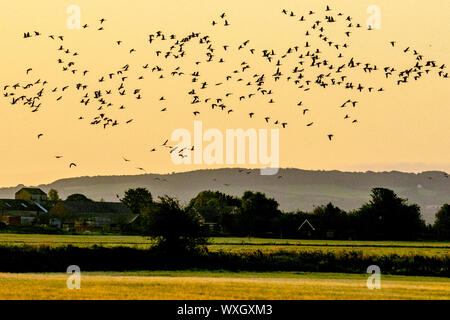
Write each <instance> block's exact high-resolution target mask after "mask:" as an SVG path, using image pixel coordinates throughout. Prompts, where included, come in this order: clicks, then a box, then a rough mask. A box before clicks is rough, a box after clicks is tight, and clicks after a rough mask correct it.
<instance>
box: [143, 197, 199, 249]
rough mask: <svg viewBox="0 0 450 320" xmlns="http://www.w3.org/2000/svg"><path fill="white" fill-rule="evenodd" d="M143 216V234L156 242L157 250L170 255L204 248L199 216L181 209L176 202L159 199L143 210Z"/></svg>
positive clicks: (164, 198) (168, 199)
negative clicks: (144, 218) (144, 220)
mask: <svg viewBox="0 0 450 320" xmlns="http://www.w3.org/2000/svg"><path fill="white" fill-rule="evenodd" d="M144 214H145V215H146V216H147V219H146V221H147V224H146V228H145V234H146V235H148V236H151V237H153V238H155V239H156V240H157V242H158V244H157V247H158V248H160V249H162V250H165V251H168V252H171V253H173V252H186V251H192V250H198V249H205V248H206V247H205V244H206V238H205V236H204V232H203V229H202V226H201V218H200V216H199V215H197V214H195V213H193V212H192V211H190V210H185V209H183V208H182V207H181V206H180V204H179V202H178V200H176V199H174V198H171V197H169V196H164V197H159V202H156V203H154V204H153V205H152V206H151V207H148V208H147V209H145V210H144Z"/></svg>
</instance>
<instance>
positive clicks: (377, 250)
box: [0, 233, 450, 256]
mask: <svg viewBox="0 0 450 320" xmlns="http://www.w3.org/2000/svg"><path fill="white" fill-rule="evenodd" d="M153 244H154V242H153V241H152V239H150V238H147V237H141V236H110V235H108V236H102V235H41V234H7V233H3V234H0V245H36V246H39V245H46V246H52V247H53V246H67V245H73V246H78V247H90V246H93V245H99V246H105V247H115V246H126V247H133V248H140V249H145V248H149V247H151V246H152V245H153ZM208 249H209V250H210V251H219V250H223V251H227V252H246V251H255V250H260V251H262V252H274V251H279V250H284V251H294V252H297V251H322V252H328V251H333V252H336V251H351V250H353V251H362V252H363V253H365V254H376V255H385V254H398V255H408V254H417V255H423V256H444V255H450V242H417V241H350V240H289V239H261V238H211V239H210V244H209V245H208Z"/></svg>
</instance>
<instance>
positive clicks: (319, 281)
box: [0, 271, 450, 300]
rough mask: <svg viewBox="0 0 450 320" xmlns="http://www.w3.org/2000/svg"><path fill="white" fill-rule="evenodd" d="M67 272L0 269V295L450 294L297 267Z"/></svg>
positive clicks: (441, 283) (428, 286)
mask: <svg viewBox="0 0 450 320" xmlns="http://www.w3.org/2000/svg"><path fill="white" fill-rule="evenodd" d="M67 277H68V275H67V274H63V273H59V274H58V273H41V274H36V273H32V274H11V273H0V299H19V300H21V299H46V300H47V299H106V300H107V299H136V300H138V299H173V300H181V299H193V300H197V299H198V300H202V299H211V300H214V299H222V300H240V299H241V300H247V299H250V300H253V299H261V300H264V299H274V300H278V299H280V300H297V299H298V300H301V299H327V300H340V299H358V300H360V299H361V300H362V299H364V300H365V299H377V300H380V299H381V300H388V299H446V300H448V299H450V280H449V279H446V278H436V277H432V278H430V277H405V276H382V278H381V289H379V290H377V289H374V290H369V289H368V288H367V286H366V281H367V275H355V274H336V273H299V272H271V273H255V272H239V273H232V272H208V271H154V272H117V273H112V272H108V273H106V272H91V273H82V275H81V288H80V289H79V290H77V289H72V290H70V289H68V288H67V286H66V280H67Z"/></svg>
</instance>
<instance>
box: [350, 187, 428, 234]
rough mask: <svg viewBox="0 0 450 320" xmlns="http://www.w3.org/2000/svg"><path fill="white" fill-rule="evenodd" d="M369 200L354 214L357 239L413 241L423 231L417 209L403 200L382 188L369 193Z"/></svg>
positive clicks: (414, 205) (422, 222)
mask: <svg viewBox="0 0 450 320" xmlns="http://www.w3.org/2000/svg"><path fill="white" fill-rule="evenodd" d="M371 197H372V200H371V201H370V202H369V203H366V204H364V205H363V206H362V207H361V208H360V209H359V210H358V211H357V213H356V214H357V216H358V222H357V224H358V226H357V229H358V232H359V233H360V237H362V238H366V239H367V238H372V239H375V238H376V239H383V240H415V239H417V238H418V236H419V234H420V233H421V232H422V231H423V230H424V229H425V222H424V221H423V220H422V218H421V215H420V208H419V206H418V205H416V204H412V205H409V204H408V203H407V200H406V199H402V198H399V197H398V196H397V195H396V194H395V193H394V191H392V190H389V189H385V188H374V189H372V193H371Z"/></svg>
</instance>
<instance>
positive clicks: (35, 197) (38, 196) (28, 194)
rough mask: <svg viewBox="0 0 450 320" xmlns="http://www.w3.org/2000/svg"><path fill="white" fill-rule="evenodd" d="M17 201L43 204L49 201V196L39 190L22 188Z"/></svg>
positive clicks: (17, 193)
mask: <svg viewBox="0 0 450 320" xmlns="http://www.w3.org/2000/svg"><path fill="white" fill-rule="evenodd" d="M16 200H26V201H33V202H34V201H38V202H42V201H45V200H47V194H46V193H45V192H44V191H42V190H41V189H39V188H22V189H20V190H19V191H17V192H16Z"/></svg>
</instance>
